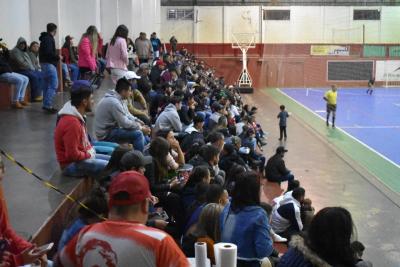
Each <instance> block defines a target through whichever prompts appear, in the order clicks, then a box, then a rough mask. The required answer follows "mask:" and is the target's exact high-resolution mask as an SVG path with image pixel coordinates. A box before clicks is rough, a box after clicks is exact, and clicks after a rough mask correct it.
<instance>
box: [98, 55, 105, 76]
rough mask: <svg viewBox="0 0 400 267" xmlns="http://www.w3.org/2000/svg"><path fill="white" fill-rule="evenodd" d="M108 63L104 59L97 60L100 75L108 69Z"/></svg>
mask: <svg viewBox="0 0 400 267" xmlns="http://www.w3.org/2000/svg"><path fill="white" fill-rule="evenodd" d="M106 64H107V61H106V60H105V59H103V58H99V59H98V60H97V68H98V69H99V72H100V74H103V73H104V71H105V69H106Z"/></svg>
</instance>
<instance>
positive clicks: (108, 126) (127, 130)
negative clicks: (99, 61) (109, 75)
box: [94, 78, 150, 151]
mask: <svg viewBox="0 0 400 267" xmlns="http://www.w3.org/2000/svg"><path fill="white" fill-rule="evenodd" d="M131 92H132V88H131V83H130V82H129V81H128V80H127V79H126V78H121V79H119V80H118V81H117V85H116V87H115V90H110V91H109V92H108V93H106V94H105V96H104V97H103V99H102V100H101V101H100V102H99V104H98V106H97V109H96V113H95V114H96V115H95V123H94V128H95V132H96V136H97V138H98V139H99V140H102V141H110V142H116V143H119V142H129V143H130V144H133V146H134V148H135V149H136V150H139V151H143V148H144V136H143V134H145V135H149V134H150V128H149V127H147V126H145V125H143V122H142V121H140V120H139V119H137V118H135V117H134V116H133V115H131V114H130V113H129V110H128V107H127V106H126V105H124V103H123V101H124V100H126V99H128V97H129V96H130V94H131Z"/></svg>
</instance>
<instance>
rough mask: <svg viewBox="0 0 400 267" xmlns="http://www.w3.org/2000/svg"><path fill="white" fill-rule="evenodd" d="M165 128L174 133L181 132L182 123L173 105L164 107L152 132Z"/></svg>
mask: <svg viewBox="0 0 400 267" xmlns="http://www.w3.org/2000/svg"><path fill="white" fill-rule="evenodd" d="M167 128H169V129H171V130H172V131H174V132H181V131H182V122H181V119H180V118H179V114H178V111H177V110H176V107H175V105H174V104H169V105H168V106H166V107H165V109H164V111H163V112H161V114H160V116H158V118H157V120H156V125H155V127H154V132H157V131H158V130H161V129H167Z"/></svg>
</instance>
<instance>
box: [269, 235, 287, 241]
mask: <svg viewBox="0 0 400 267" xmlns="http://www.w3.org/2000/svg"><path fill="white" fill-rule="evenodd" d="M272 240H274V242H277V243H284V242H287V239H286V238H284V237H281V236H280V235H278V234H276V233H273V234H272Z"/></svg>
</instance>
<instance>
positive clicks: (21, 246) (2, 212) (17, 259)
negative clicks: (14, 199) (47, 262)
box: [0, 201, 33, 267]
mask: <svg viewBox="0 0 400 267" xmlns="http://www.w3.org/2000/svg"><path fill="white" fill-rule="evenodd" d="M4 204H5V201H0V239H5V240H7V242H8V248H7V249H6V250H7V251H8V252H9V253H10V254H11V255H10V257H6V258H5V259H4V258H3V260H4V261H5V262H7V263H8V264H9V266H10V267H15V266H22V265H24V262H23V258H22V255H21V253H22V252H23V251H24V250H25V249H27V248H29V247H32V246H33V245H32V244H31V243H29V242H28V241H26V240H25V239H23V238H22V237H20V236H18V235H17V234H16V233H15V231H14V229H12V228H11V225H10V223H9V221H8V215H7V209H6V207H5V206H3V205H4Z"/></svg>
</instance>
